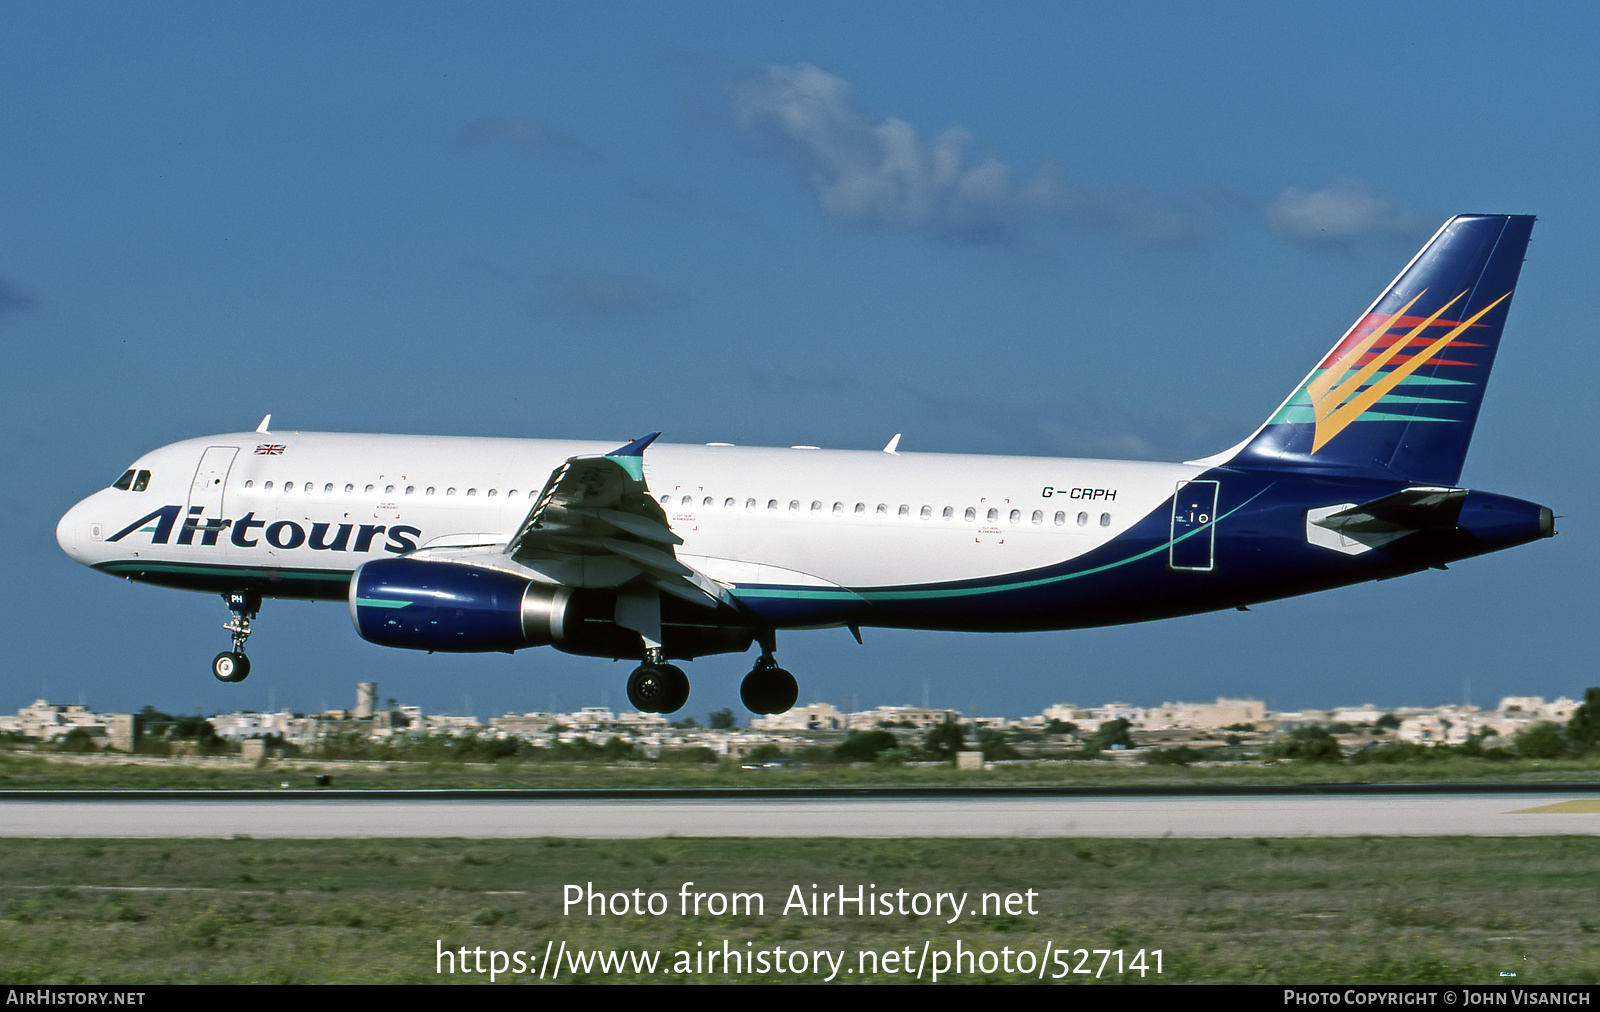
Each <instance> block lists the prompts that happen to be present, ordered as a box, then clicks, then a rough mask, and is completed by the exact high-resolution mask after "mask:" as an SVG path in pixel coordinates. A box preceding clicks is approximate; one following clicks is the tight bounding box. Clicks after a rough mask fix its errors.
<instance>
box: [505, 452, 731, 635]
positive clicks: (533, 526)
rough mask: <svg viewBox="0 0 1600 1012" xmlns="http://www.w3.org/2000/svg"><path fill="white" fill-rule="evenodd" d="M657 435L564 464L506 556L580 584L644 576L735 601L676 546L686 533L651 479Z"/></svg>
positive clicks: (693, 596) (711, 603)
mask: <svg viewBox="0 0 1600 1012" xmlns="http://www.w3.org/2000/svg"><path fill="white" fill-rule="evenodd" d="M657 435H660V433H654V434H651V435H649V436H646V437H645V438H643V439H637V440H634V441H633V442H631V443H629V444H627V445H626V446H623V447H620V448H618V449H616V450H613V451H611V452H610V453H607V454H604V455H602V456H595V457H573V458H571V459H569V460H567V461H566V462H565V463H563V464H562V465H561V466H560V467H558V468H556V469H555V471H554V472H553V473H551V475H550V480H549V481H548V482H546V483H545V487H544V491H543V492H541V493H540V494H539V498H538V500H537V501H536V502H535V503H534V505H533V508H532V509H530V510H529V511H528V516H527V517H526V519H524V520H523V522H522V525H521V526H520V527H518V528H517V533H516V535H515V536H513V537H512V538H511V540H510V541H509V542H507V544H506V547H505V554H506V555H508V556H510V557H511V558H512V559H513V560H514V561H516V562H518V563H520V564H522V565H525V566H528V567H529V568H531V569H535V570H538V571H541V572H560V573H562V574H564V578H563V579H562V580H561V582H562V583H568V584H570V585H572V586H581V587H618V586H621V585H623V584H625V583H628V582H629V581H631V580H635V579H638V578H641V577H642V578H643V579H644V581H645V582H646V583H649V584H650V585H652V586H654V587H656V588H657V589H659V590H661V591H663V592H665V593H668V594H672V595H674V596H675V597H681V598H683V599H684V600H686V601H691V602H693V603H695V604H700V605H705V606H707V607H716V606H717V605H719V604H730V605H731V604H733V603H734V602H733V599H732V598H731V597H730V596H729V595H728V593H727V589H726V588H725V587H724V586H723V585H722V584H720V583H718V582H717V581H715V580H713V579H711V578H710V577H708V576H706V575H705V574H703V573H699V572H697V571H696V570H695V569H694V568H693V567H690V566H687V565H684V564H683V563H682V562H681V561H679V560H678V558H677V556H676V554H675V553H674V551H673V549H674V548H675V547H676V546H678V545H681V544H683V539H682V538H680V537H678V535H677V534H675V533H674V532H673V530H672V527H671V526H670V525H669V524H668V523H667V514H666V512H665V511H664V510H662V508H661V504H660V503H658V502H656V501H655V499H654V498H653V497H652V496H651V495H650V490H649V488H648V487H646V484H645V480H644V449H645V447H647V446H649V445H650V443H651V442H652V441H653V440H654V439H655V438H656V436H657Z"/></svg>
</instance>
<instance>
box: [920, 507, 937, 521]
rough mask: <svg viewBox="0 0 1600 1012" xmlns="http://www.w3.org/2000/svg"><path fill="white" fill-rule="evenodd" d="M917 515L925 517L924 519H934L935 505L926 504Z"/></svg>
mask: <svg viewBox="0 0 1600 1012" xmlns="http://www.w3.org/2000/svg"><path fill="white" fill-rule="evenodd" d="M917 515H918V516H920V517H922V519H924V520H932V519H933V507H932V506H924V507H922V509H921V510H920V511H919V512H918V514H917Z"/></svg>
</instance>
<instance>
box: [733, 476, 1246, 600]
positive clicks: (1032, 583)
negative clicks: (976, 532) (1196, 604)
mask: <svg viewBox="0 0 1600 1012" xmlns="http://www.w3.org/2000/svg"><path fill="white" fill-rule="evenodd" d="M1274 484H1277V483H1276V482H1273V483H1272V484H1269V485H1267V487H1266V488H1263V489H1262V490H1261V491H1259V492H1257V493H1256V494H1255V495H1253V496H1251V497H1250V498H1248V499H1246V500H1245V501H1244V502H1242V503H1240V504H1239V505H1237V506H1235V507H1234V508H1233V509H1231V510H1229V511H1228V512H1226V513H1224V514H1222V516H1220V517H1217V518H1216V519H1215V520H1213V521H1212V522H1211V523H1209V524H1206V525H1205V526H1203V527H1197V528H1195V529H1194V530H1192V531H1190V532H1188V533H1187V534H1184V535H1183V536H1182V537H1177V538H1173V537H1170V536H1169V537H1168V538H1167V540H1166V541H1164V542H1162V543H1161V544H1159V545H1156V546H1155V547H1154V548H1150V549H1147V550H1146V551H1143V552H1139V553H1138V554H1135V555H1130V556H1128V557H1127V558H1126V559H1118V560H1116V561H1115V562H1108V563H1106V564H1105V565H1103V566H1093V567H1091V568H1089V569H1080V570H1078V571H1077V572H1075V573H1061V574H1058V575H1056V576H1041V577H1039V578H1038V579H1035V580H1017V581H1015V582H1013V583H1002V584H997V585H995V586H992V587H956V588H950V589H945V590H844V589H842V588H841V589H839V590H788V589H783V588H770V589H758V588H752V589H750V590H743V589H739V588H735V589H734V591H733V594H734V596H735V597H763V598H784V599H788V600H802V601H848V600H852V599H865V600H867V601H869V602H870V601H931V600H936V599H938V598H947V597H976V596H979V595H984V594H1004V593H1008V592H1010V591H1014V590H1027V589H1029V588H1030V587H1044V586H1048V585H1049V584H1052V583H1064V582H1066V581H1067V580H1076V579H1078V578H1079V577H1084V576H1093V575H1094V574H1095V573H1104V572H1106V571H1107V570H1111V569H1119V568H1121V567H1122V566H1126V565H1130V564H1132V563H1135V562H1138V561H1140V560H1141V559H1148V558H1149V557H1150V556H1152V555H1157V554H1159V553H1161V552H1165V551H1168V550H1170V549H1171V548H1172V546H1173V545H1175V544H1177V543H1178V542H1180V541H1185V540H1187V539H1189V538H1192V537H1194V536H1195V535H1197V534H1204V533H1206V532H1207V531H1209V530H1210V529H1211V528H1214V527H1216V526H1217V524H1220V523H1222V521H1224V520H1226V519H1228V518H1229V517H1231V516H1233V515H1234V514H1235V513H1237V512H1239V511H1240V510H1242V509H1244V508H1245V507H1246V506H1248V505H1250V504H1251V503H1252V502H1255V501H1256V500H1257V499H1259V498H1260V497H1261V496H1263V495H1265V494H1266V493H1267V489H1270V488H1272V485H1274Z"/></svg>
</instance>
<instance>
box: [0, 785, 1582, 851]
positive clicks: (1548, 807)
mask: <svg viewBox="0 0 1600 1012" xmlns="http://www.w3.org/2000/svg"><path fill="white" fill-rule="evenodd" d="M1562 834H1580V835H1594V834H1600V795H1597V794H1596V793H1595V792H1594V791H1593V789H1592V788H1591V789H1588V790H1585V789H1582V788H1579V789H1577V790H1572V791H1570V792H1562V791H1559V790H1558V791H1550V790H1542V791H1538V792H1533V791H1529V792H1526V793H1506V792H1496V793H1464V792H1459V791H1458V792H1452V793H1383V794H1365V793H1363V794H1339V793H1317V794H1271V795H1265V796H1260V795H1239V794H1229V795H1222V796H1218V795H1196V794H1183V795H1152V794H1140V795H1136V796H1104V795H1098V796H1092V797H1083V796H1067V797H1062V796H1027V797H1018V796H1014V795H999V796H993V795H985V794H979V793H972V794H966V795H960V796H954V795H940V796H934V797H916V796H907V795H906V794H904V793H890V794H885V795H866V796H857V795H851V796H844V797H841V796H823V797H816V798H796V797H792V796H787V795H786V796H764V797H750V798H744V797H725V796H719V797H706V798H695V797H686V796H682V795H677V796H672V797H662V798H641V797H638V796H637V794H636V793H632V794H629V795H628V796H622V797H603V796H602V797H596V796H593V795H589V796H585V797H581V798H551V797H539V798H534V799H527V798H508V797H495V798H470V797H461V796H459V795H450V796H445V797H427V796H404V797H397V796H394V795H388V796H384V797H381V798H359V797H351V796H349V795H341V796H318V795H295V796H284V795H268V796H265V797H262V798H245V797H240V796H239V795H236V794H235V795H227V796H214V795H213V796H207V795H204V794H200V793H175V794H174V795H172V796H162V797H153V796H151V795H139V796H137V797H134V798H126V799H125V798H118V797H117V796H115V795H98V796H95V797H93V798H87V799H85V798H72V797H69V796H67V795H62V794H56V795H47V796H41V797H39V798H30V797H25V796H19V795H18V794H9V795H6V796H4V797H0V836H7V837H69V838H107V837H111V838H162V837H169V838H170V837H210V838H217V837H224V838H225V837H232V836H250V837H256V838H263V839H265V838H272V837H278V838H301V839H316V838H333V837H466V838H474V839H494V838H500V839H505V838H523V837H542V836H557V837H573V838H590V839H606V838H610V839H636V838H647V837H660V836H684V837H695V836H702V837H703V836H752V837H820V836H841V837H1076V836H1083V837H1145V838H1148V837H1163V836H1174V837H1261V836H1268V837H1293V836H1547V835H1562Z"/></svg>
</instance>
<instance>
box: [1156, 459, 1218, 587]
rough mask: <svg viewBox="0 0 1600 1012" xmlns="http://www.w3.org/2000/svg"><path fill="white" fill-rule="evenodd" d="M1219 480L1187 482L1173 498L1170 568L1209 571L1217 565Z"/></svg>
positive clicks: (1168, 557)
mask: <svg viewBox="0 0 1600 1012" xmlns="http://www.w3.org/2000/svg"><path fill="white" fill-rule="evenodd" d="M1219 488H1220V483H1219V482H1215V481H1185V482H1180V483H1179V484H1178V489H1177V492H1176V493H1174V495H1173V497H1172V541H1171V543H1170V544H1169V545H1168V546H1167V568H1168V569H1177V570H1184V571H1187V572H1195V573H1209V572H1211V571H1212V569H1214V568H1215V567H1216V543H1217V534H1216V526H1215V525H1216V519H1217V492H1218V489H1219Z"/></svg>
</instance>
